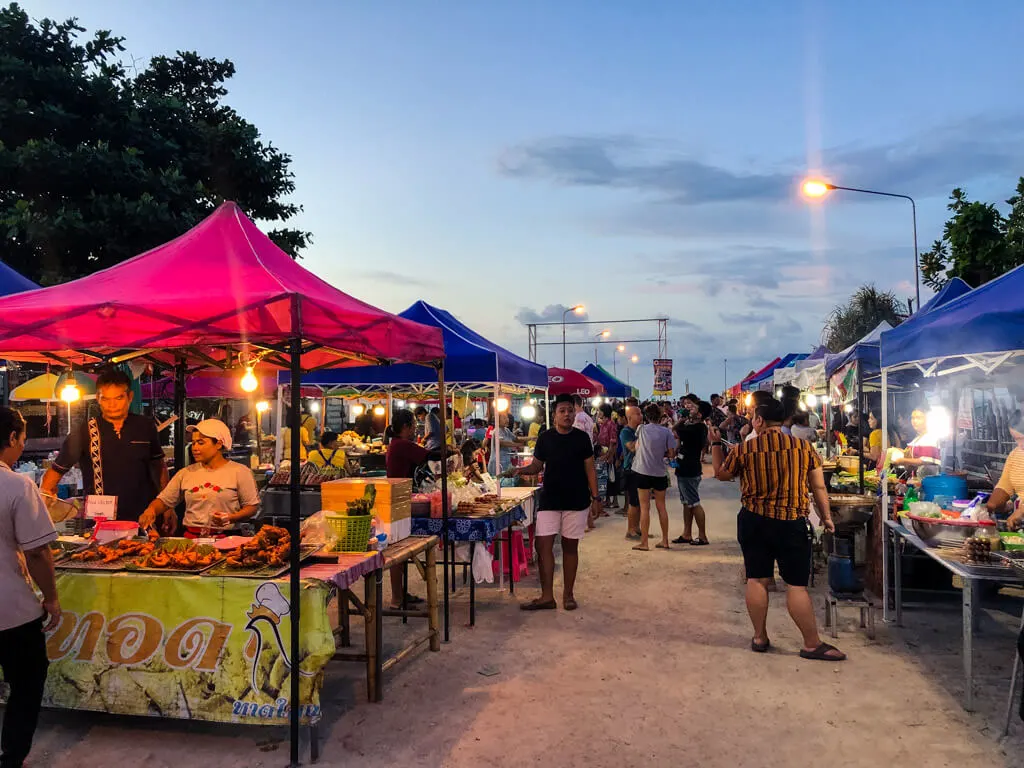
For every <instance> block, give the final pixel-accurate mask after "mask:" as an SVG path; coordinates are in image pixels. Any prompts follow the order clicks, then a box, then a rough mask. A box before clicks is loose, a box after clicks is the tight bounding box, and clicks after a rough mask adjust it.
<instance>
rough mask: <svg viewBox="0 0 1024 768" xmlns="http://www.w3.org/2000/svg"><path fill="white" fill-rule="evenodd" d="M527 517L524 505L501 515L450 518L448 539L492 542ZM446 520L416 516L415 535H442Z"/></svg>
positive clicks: (413, 523)
mask: <svg viewBox="0 0 1024 768" xmlns="http://www.w3.org/2000/svg"><path fill="white" fill-rule="evenodd" d="M525 519H526V512H524V511H523V507H522V505H519V506H515V507H512V508H511V509H509V510H507V511H505V512H502V513H501V514H500V515H486V516H483V517H458V516H454V515H453V516H452V517H449V518H448V541H486V542H488V543H490V542H491V541H493V540H494V539H496V538H497V537H498V534H499V533H501V532H502V531H504V530H505V529H506V528H510V527H511V526H512V524H513V523H514V522H515V523H518V522H522V521H524V520H525ZM443 523H444V521H443V520H441V518H439V517H414V518H413V519H412V535H413V536H440V535H441V528H442V527H443Z"/></svg>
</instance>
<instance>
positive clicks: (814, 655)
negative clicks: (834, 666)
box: [800, 643, 846, 661]
mask: <svg viewBox="0 0 1024 768" xmlns="http://www.w3.org/2000/svg"><path fill="white" fill-rule="evenodd" d="M830 651H835V652H836V653H838V654H839V655H838V656H829V655H828V654H829V652H830ZM800 658H801V659H817V660H818V661H846V654H845V653H843V652H842V651H840V650H839V649H838V648H836V647H835V646H834V645H829V644H828V643H822V644H821V645H819V646H818V647H817V648H815V649H814V650H813V651H805V650H804V649H803V648H801V649H800Z"/></svg>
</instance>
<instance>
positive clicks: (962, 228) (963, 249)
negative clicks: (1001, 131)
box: [921, 177, 1024, 290]
mask: <svg viewBox="0 0 1024 768" xmlns="http://www.w3.org/2000/svg"><path fill="white" fill-rule="evenodd" d="M1006 202H1007V204H1008V205H1009V206H1010V213H1009V215H1007V216H1005V217H1004V216H1003V214H1002V213H1000V211H999V209H998V208H997V207H996V206H995V205H993V204H992V203H983V202H980V201H978V200H969V199H968V198H967V193H966V192H965V191H964V190H962V189H960V188H959V187H958V188H956V189H954V190H953V193H952V194H951V195H950V197H949V204H948V205H947V206H946V207H947V208H948V209H949V210H950V211H951V212H952V214H953V215H952V216H951V217H950V219H949V221H947V222H946V225H945V226H944V227H943V229H942V238H941V239H939V240H936V241H935V242H934V243H932V247H931V248H930V249H929V250H927V251H925V252H924V253H922V254H921V277H922V278H923V279H924V282H925V284H926V285H928V286H930V287H932V288H934V289H936V290H938V289H939V288H941V287H942V286H943V285H944V284H945V283H946V281H948V280H950V279H951V278H954V277H959V278H962V279H963V280H966V281H967V283H968V284H969V285H972V286H975V287H977V286H979V285H981V284H982V283H985V282H988V281H989V280H991V279H992V278H994V277H999V275H1001V274H1003V273H1004V272H1006V271H1008V270H1010V269H1013V268H1014V267H1016V266H1018V265H1020V264H1024V177H1022V178H1021V179H1020V180H1019V181H1018V182H1017V193H1016V194H1015V195H1014V196H1013V197H1011V198H1010V199H1009V200H1007V201H1006Z"/></svg>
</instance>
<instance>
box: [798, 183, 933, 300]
mask: <svg viewBox="0 0 1024 768" xmlns="http://www.w3.org/2000/svg"><path fill="white" fill-rule="evenodd" d="M800 188H801V189H802V190H803V193H804V195H805V196H806V197H809V198H822V197H825V195H827V194H828V193H829V192H832V191H833V190H837V189H839V190H842V191H843V192H860V193H861V194H864V195H878V196H880V197H898V198H900V199H901V200H909V201H910V212H911V214H912V216H913V219H914V298H915V301H916V309H915V311H916V310H917V309H920V308H921V277H920V273H921V268H920V265H919V263H918V255H917V203H915V202H914V198H912V197H911V196H910V195H900V194H897V193H895V192H878V191H877V190H874V189H859V188H858V187H841V186H839V185H838V184H830V183H829V182H827V181H822V180H820V179H806V180H805V181H804V182H803V184H801V186H800Z"/></svg>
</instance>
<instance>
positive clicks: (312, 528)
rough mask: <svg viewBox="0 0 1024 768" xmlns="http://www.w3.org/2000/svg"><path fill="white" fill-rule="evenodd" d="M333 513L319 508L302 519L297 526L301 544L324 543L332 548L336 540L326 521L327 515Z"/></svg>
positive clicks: (332, 529)
mask: <svg viewBox="0 0 1024 768" xmlns="http://www.w3.org/2000/svg"><path fill="white" fill-rule="evenodd" d="M328 514H334V513H332V512H325V511H324V510H320V511H319V512H317V513H316V514H315V515H310V516H309V517H307V518H306V519H305V520H303V521H302V524H301V526H300V527H299V539H300V540H301V541H302V543H303V544H326V545H327V549H328V550H331V549H333V548H334V545H335V543H336V542H337V540H338V537H337V535H336V534H335V532H334V528H333V527H331V525H330V523H328V522H327V515H328Z"/></svg>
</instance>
